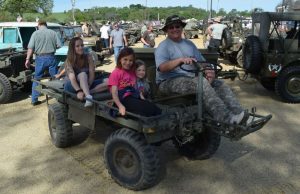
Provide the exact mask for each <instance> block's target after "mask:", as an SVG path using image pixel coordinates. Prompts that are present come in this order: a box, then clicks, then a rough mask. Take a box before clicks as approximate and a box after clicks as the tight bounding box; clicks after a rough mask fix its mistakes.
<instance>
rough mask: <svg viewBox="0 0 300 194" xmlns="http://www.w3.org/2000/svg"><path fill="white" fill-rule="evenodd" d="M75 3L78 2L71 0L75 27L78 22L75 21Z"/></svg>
mask: <svg viewBox="0 0 300 194" xmlns="http://www.w3.org/2000/svg"><path fill="white" fill-rule="evenodd" d="M75 2H76V0H71V4H72V16H73V25H76V20H75Z"/></svg>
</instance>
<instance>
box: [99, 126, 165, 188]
mask: <svg viewBox="0 0 300 194" xmlns="http://www.w3.org/2000/svg"><path fill="white" fill-rule="evenodd" d="M104 162H105V165H106V168H107V169H108V172H109V174H110V175H111V177H112V179H114V180H115V181H116V182H117V183H118V184H119V185H121V186H123V187H125V188H128V189H132V190H142V189H146V188H149V187H152V186H153V185H155V184H156V183H157V181H158V180H159V177H160V174H161V173H160V170H161V168H160V167H161V165H160V159H159V157H158V155H157V151H156V149H155V147H154V146H152V145H150V144H148V143H147V142H146V139H145V137H144V136H143V135H142V134H141V133H138V132H135V131H133V130H130V129H126V128H122V129H119V130H117V131H115V132H114V133H112V134H111V135H110V136H109V137H108V139H107V140H106V142H105V147H104ZM134 164H135V165H134ZM129 165H131V166H129Z"/></svg>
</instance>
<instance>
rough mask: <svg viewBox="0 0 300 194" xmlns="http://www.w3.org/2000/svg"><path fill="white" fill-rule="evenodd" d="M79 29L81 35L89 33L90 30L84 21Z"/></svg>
mask: <svg viewBox="0 0 300 194" xmlns="http://www.w3.org/2000/svg"><path fill="white" fill-rule="evenodd" d="M81 29H82V34H83V36H89V35H90V33H91V31H90V27H89V25H88V23H87V22H84V24H83V25H82V26H81Z"/></svg>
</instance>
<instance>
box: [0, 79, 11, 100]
mask: <svg viewBox="0 0 300 194" xmlns="http://www.w3.org/2000/svg"><path fill="white" fill-rule="evenodd" d="M11 96H12V87H11V84H10V81H9V80H8V78H7V77H6V76H5V75H4V74H2V73H0V104H2V103H6V102H8V101H9V100H10V99H11Z"/></svg>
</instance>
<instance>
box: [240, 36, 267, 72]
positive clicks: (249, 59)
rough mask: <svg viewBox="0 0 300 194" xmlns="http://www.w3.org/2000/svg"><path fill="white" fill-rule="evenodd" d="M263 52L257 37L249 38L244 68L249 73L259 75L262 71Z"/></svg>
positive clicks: (246, 43)
mask: <svg viewBox="0 0 300 194" xmlns="http://www.w3.org/2000/svg"><path fill="white" fill-rule="evenodd" d="M262 62H263V50H262V47H261V43H260V41H259V39H258V37H257V36H254V35H251V36H248V37H247V39H246V41H245V46H244V48H243V67H244V69H245V71H246V72H247V73H252V74H257V73H259V71H260V70H261V66H262Z"/></svg>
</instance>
